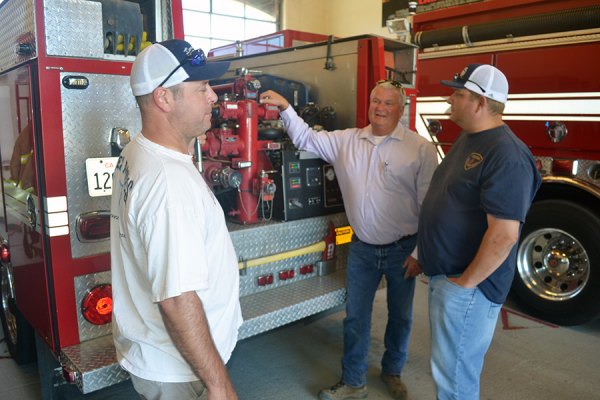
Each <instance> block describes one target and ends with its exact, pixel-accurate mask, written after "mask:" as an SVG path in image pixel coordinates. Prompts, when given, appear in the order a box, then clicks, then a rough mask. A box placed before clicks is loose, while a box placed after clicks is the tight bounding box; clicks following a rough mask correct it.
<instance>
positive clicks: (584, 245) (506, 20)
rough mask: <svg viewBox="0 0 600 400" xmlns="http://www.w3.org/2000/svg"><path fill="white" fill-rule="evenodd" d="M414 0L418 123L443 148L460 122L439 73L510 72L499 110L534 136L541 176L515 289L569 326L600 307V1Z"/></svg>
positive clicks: (541, 312)
mask: <svg viewBox="0 0 600 400" xmlns="http://www.w3.org/2000/svg"><path fill="white" fill-rule="evenodd" d="M419 3H420V4H422V5H418V6H417V10H416V12H417V13H416V15H414V17H413V29H412V42H413V43H415V44H417V45H418V46H419V52H418V61H417V66H418V67H417V86H418V98H417V107H416V113H417V118H416V121H415V123H416V127H417V130H418V132H419V133H420V134H422V135H424V136H428V137H430V138H431V140H432V141H433V142H434V143H436V144H437V146H438V150H439V153H440V156H443V155H444V154H445V153H446V152H447V151H448V150H449V148H450V145H451V144H452V142H453V141H454V140H455V138H456V137H457V135H458V133H459V128H458V127H457V126H456V125H455V124H453V123H451V122H450V121H449V120H448V113H447V111H446V110H447V108H448V104H447V103H446V102H445V97H446V96H448V95H449V90H448V89H447V88H444V87H443V86H441V85H440V84H439V82H440V80H442V79H451V78H452V76H453V74H454V73H456V72H460V71H461V70H462V69H463V68H464V67H465V66H466V65H467V64H470V63H486V64H492V65H495V66H497V67H498V68H499V69H500V70H502V71H503V72H504V73H505V74H506V76H507V78H508V81H509V84H510V94H509V101H508V103H507V106H506V112H505V115H504V120H505V121H506V122H507V123H508V124H509V125H510V126H511V128H512V130H513V131H514V132H515V133H516V134H517V135H518V136H519V137H520V138H521V139H522V140H523V141H524V142H525V143H526V144H527V145H529V147H530V149H531V151H532V152H533V154H534V155H535V157H536V159H537V164H538V167H539V170H540V172H541V174H542V177H543V184H542V187H541V189H540V191H539V193H538V194H537V197H536V199H535V202H534V204H533V206H532V208H531V210H530V212H529V215H528V216H527V221H526V223H525V225H524V227H523V231H522V234H521V241H520V244H519V250H518V266H517V272H516V276H515V280H514V284H513V287H512V293H513V294H514V295H515V298H516V299H517V300H519V302H520V304H521V305H522V306H523V307H524V308H525V309H526V310H527V311H528V312H530V313H531V314H532V315H534V316H537V317H539V318H542V319H544V320H547V321H551V322H555V323H558V324H565V325H570V324H579V323H582V322H585V321H588V320H590V319H592V318H595V317H597V316H598V315H599V314H600V79H598V65H600V5H599V4H598V1H596V0H573V1H553V0H486V1H476V2H472V1H470V2H469V3H470V4H465V5H460V6H451V7H442V5H444V4H443V3H451V2H444V1H440V2H419ZM425 3H427V4H425ZM432 3H433V4H432ZM435 3H440V4H438V5H437V6H436V4H435ZM454 3H456V2H454ZM459 3H460V2H459Z"/></svg>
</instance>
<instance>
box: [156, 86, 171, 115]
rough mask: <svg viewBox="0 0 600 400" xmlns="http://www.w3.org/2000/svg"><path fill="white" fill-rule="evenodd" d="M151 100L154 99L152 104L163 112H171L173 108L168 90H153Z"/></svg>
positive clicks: (162, 88) (161, 88)
mask: <svg viewBox="0 0 600 400" xmlns="http://www.w3.org/2000/svg"><path fill="white" fill-rule="evenodd" d="M152 98H153V99H154V104H156V106H157V107H158V108H160V109H161V110H162V111H163V112H169V111H171V109H172V107H173V93H172V92H171V91H170V90H169V89H167V88H164V87H159V88H156V89H154V92H152Z"/></svg>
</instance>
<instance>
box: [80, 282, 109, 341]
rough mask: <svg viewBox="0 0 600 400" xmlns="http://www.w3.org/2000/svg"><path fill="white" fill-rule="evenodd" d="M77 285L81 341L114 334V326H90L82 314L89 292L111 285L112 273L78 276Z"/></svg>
mask: <svg viewBox="0 0 600 400" xmlns="http://www.w3.org/2000/svg"><path fill="white" fill-rule="evenodd" d="M74 284H75V307H77V327H78V329H79V341H81V342H83V341H86V340H89V339H94V338H97V337H99V336H104V335H108V334H110V333H112V324H104V325H94V324H90V323H89V322H88V321H87V320H86V319H85V318H84V316H83V314H82V313H81V303H82V302H83V299H84V298H85V296H87V294H88V293H89V290H91V289H93V288H94V287H96V286H98V285H102V284H110V271H105V272H98V273H95V274H88V275H81V276H76V277H75V279H74Z"/></svg>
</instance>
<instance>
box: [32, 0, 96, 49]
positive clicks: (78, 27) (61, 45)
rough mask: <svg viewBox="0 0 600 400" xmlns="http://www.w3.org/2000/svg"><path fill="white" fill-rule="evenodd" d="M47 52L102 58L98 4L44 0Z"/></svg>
mask: <svg viewBox="0 0 600 400" xmlns="http://www.w3.org/2000/svg"><path fill="white" fill-rule="evenodd" d="M44 24H45V34H46V53H47V55H49V56H69V57H82V58H103V56H104V37H103V35H104V34H103V30H102V4H100V3H97V2H95V1H87V0H45V1H44Z"/></svg>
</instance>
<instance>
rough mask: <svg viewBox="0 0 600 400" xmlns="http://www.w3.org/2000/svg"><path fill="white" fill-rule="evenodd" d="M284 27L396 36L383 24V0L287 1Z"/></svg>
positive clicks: (324, 32) (349, 34)
mask: <svg viewBox="0 0 600 400" xmlns="http://www.w3.org/2000/svg"><path fill="white" fill-rule="evenodd" d="M282 11H283V18H282V28H283V29H293V30H297V31H304V32H311V33H320V34H324V35H335V36H338V37H348V36H356V35H363V34H375V35H379V36H385V37H390V38H395V36H394V35H392V34H390V33H389V32H388V31H387V28H385V27H383V28H382V27H381V0H284V1H283V10H282Z"/></svg>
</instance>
